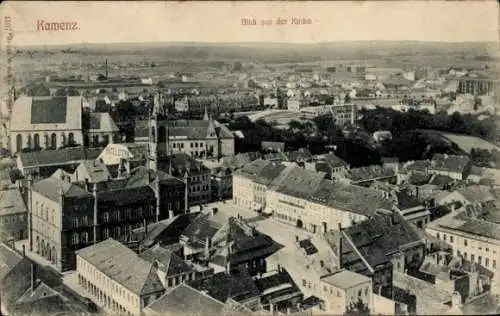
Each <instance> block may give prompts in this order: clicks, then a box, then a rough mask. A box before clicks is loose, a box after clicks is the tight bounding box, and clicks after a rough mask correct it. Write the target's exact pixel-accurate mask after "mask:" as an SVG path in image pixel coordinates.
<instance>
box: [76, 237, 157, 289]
mask: <svg viewBox="0 0 500 316" xmlns="http://www.w3.org/2000/svg"><path fill="white" fill-rule="evenodd" d="M77 255H78V256H79V257H81V258H82V259H84V260H85V261H87V262H89V263H90V264H92V265H93V266H95V267H96V269H98V270H99V271H101V272H102V273H104V274H105V275H107V276H108V277H110V278H111V279H113V280H115V281H116V282H118V283H120V284H121V285H123V286H124V287H126V288H127V289H129V290H130V291H132V292H133V293H135V294H137V295H141V294H148V293H153V292H158V291H161V290H163V289H164V288H163V286H162V284H161V282H160V279H159V277H158V275H157V274H156V271H155V267H154V266H153V264H152V263H150V262H148V261H146V260H144V259H142V258H140V257H139V256H138V255H137V254H136V253H135V252H134V251H132V250H130V249H129V248H127V247H126V246H125V245H123V244H121V243H120V242H118V241H116V240H114V239H112V238H109V239H106V240H104V241H102V242H100V243H98V244H95V245H92V246H90V247H87V248H83V249H80V250H78V251H77Z"/></svg>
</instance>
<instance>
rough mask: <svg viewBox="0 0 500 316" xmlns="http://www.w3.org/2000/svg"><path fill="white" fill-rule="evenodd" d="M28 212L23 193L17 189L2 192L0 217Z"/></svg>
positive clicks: (0, 192)
mask: <svg viewBox="0 0 500 316" xmlns="http://www.w3.org/2000/svg"><path fill="white" fill-rule="evenodd" d="M27 212H28V210H27V208H26V205H25V204H24V200H23V198H22V196H21V192H19V190H18V189H17V188H9V189H7V190H3V191H0V216H5V215H11V214H19V213H27Z"/></svg>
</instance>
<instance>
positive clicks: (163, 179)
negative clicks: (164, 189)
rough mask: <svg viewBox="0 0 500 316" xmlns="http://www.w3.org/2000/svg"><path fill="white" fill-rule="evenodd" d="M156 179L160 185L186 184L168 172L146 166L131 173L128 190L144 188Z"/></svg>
mask: <svg viewBox="0 0 500 316" xmlns="http://www.w3.org/2000/svg"><path fill="white" fill-rule="evenodd" d="M156 179H158V180H159V181H160V183H162V184H164V183H172V184H178V185H183V184H184V182H183V181H182V180H180V179H178V178H175V177H173V176H171V175H169V174H168V173H166V172H163V171H161V170H156V171H155V170H152V169H149V168H147V167H145V166H139V167H136V168H134V169H133V170H132V171H131V172H130V178H129V179H128V182H127V188H136V187H144V186H148V185H150V184H151V183H153V182H154V181H155V180H156Z"/></svg>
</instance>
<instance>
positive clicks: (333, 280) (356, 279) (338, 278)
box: [321, 270, 371, 289]
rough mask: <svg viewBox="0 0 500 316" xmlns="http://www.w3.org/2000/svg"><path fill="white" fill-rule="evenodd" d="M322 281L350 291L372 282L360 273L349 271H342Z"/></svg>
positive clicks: (323, 278)
mask: <svg viewBox="0 0 500 316" xmlns="http://www.w3.org/2000/svg"><path fill="white" fill-rule="evenodd" d="M321 281H322V282H325V283H328V284H330V285H333V286H335V287H337V288H339V289H350V288H352V287H354V286H356V285H359V284H363V283H367V282H371V279H370V278H368V277H366V276H364V275H362V274H359V273H355V272H352V271H349V270H341V271H338V272H335V273H333V274H330V275H328V276H325V277H322V278H321Z"/></svg>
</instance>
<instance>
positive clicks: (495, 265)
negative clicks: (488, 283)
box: [491, 260, 497, 269]
mask: <svg viewBox="0 0 500 316" xmlns="http://www.w3.org/2000/svg"><path fill="white" fill-rule="evenodd" d="M491 267H492V268H493V269H496V268H497V261H496V260H493V263H492V265H491Z"/></svg>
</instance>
